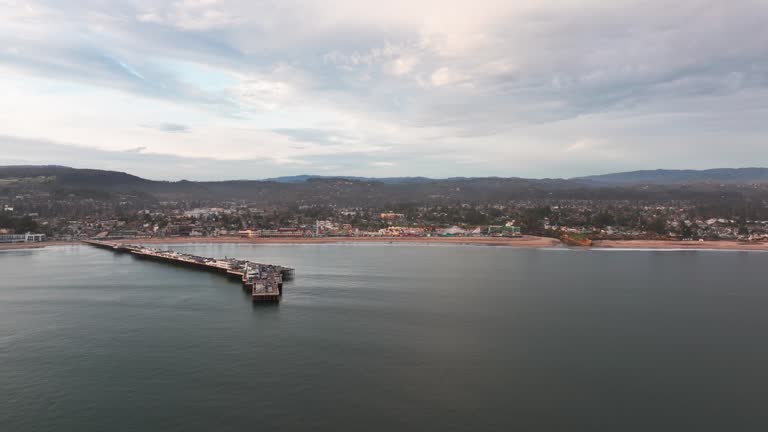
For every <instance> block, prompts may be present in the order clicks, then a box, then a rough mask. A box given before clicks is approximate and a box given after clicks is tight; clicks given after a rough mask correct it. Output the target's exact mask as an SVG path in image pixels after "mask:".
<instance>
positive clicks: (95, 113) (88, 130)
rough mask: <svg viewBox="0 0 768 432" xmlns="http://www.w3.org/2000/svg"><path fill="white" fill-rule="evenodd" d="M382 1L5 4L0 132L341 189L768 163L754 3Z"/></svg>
mask: <svg viewBox="0 0 768 432" xmlns="http://www.w3.org/2000/svg"><path fill="white" fill-rule="evenodd" d="M387 5H388V7H386V8H381V7H375V5H371V3H370V2H359V1H346V0H331V1H329V2H320V1H314V0H310V1H303V2H296V1H293V0H287V1H277V0H265V1H263V2H250V1H245V0H178V1H172V2H165V3H162V2H160V3H158V2H147V1H144V0H115V1H110V2H93V1H79V0H75V1H72V2H67V3H66V4H63V3H62V2H59V1H55V0H30V1H26V2H24V3H23V5H22V4H16V2H11V3H10V4H8V3H7V2H6V3H3V4H2V5H0V8H2V10H3V13H0V46H2V47H3V48H2V49H0V94H3V96H4V97H3V98H0V134H3V135H6V136H14V137H20V138H25V139H35V140H37V139H44V140H50V141H51V142H71V143H77V144H78V145H80V146H82V147H84V148H91V149H95V150H103V151H109V152H113V151H114V152H117V151H120V152H122V151H123V150H124V149H126V148H128V149H136V148H138V147H137V146H141V147H146V148H145V149H142V150H141V152H140V154H141V155H148V154H165V155H176V156H178V157H192V158H202V159H203V160H207V159H208V158H211V159H215V158H218V159H226V160H229V161H236V160H253V159H254V158H256V157H258V156H261V157H263V158H264V160H266V161H269V164H271V165H274V164H276V163H278V164H282V165H281V166H282V167H284V169H291V168H290V167H292V166H295V165H296V164H300V163H307V162H308V163H309V164H310V165H305V166H304V167H305V168H311V167H313V166H317V167H320V166H322V167H329V166H330V167H338V169H339V171H340V172H339V174H351V173H353V172H355V170H360V169H361V168H360V166H363V167H366V168H368V169H370V167H371V166H372V165H371V163H375V162H377V161H381V159H382V157H383V156H382V155H383V154H384V153H386V156H385V157H386V158H387V159H390V160H393V161H394V160H408V164H405V163H398V164H397V165H396V166H390V167H389V168H390V169H391V170H399V171H398V172H400V173H402V174H408V175H433V176H439V175H440V173H449V174H451V175H460V174H467V175H469V174H470V173H475V174H477V173H480V174H482V173H487V174H494V175H527V174H533V175H540V176H552V177H557V176H559V175H558V174H560V173H561V172H562V173H564V175H580V174H590V173H591V172H590V171H592V170H599V171H606V170H610V168H612V167H617V168H618V167H627V168H638V169H639V168H655V167H656V166H655V165H657V164H660V163H662V162H660V161H659V159H658V158H652V157H650V156H648V150H647V149H654V150H655V151H662V152H665V154H666V153H669V154H675V155H683V156H680V157H677V158H676V159H675V160H676V161H677V162H676V163H678V164H681V165H685V166H689V167H694V166H702V165H705V164H709V165H735V164H738V163H740V161H742V160H743V158H744V155H747V154H749V153H750V152H751V153H752V157H753V159H754V160H753V163H762V164H768V154H766V152H764V151H760V149H759V148H757V150H755V149H756V147H755V145H756V144H755V143H757V142H759V141H760V137H763V136H765V134H766V132H768V130H766V129H767V128H768V126H767V125H766V124H765V122H764V120H762V119H764V118H765V114H766V110H768V60H766V59H768V43H766V42H767V41H768V26H765V25H764V23H765V22H766V20H768V8H767V7H765V4H764V2H762V1H760V0H745V1H742V2H736V3H733V2H731V3H726V2H717V1H712V0H691V1H686V2H683V3H681V4H679V5H677V6H676V7H675V8H668V7H666V4H665V3H664V2H663V1H661V0H651V1H650V2H639V1H635V0H617V1H614V2H610V4H606V2H604V1H600V0H579V1H576V0H565V1H562V2H556V3H552V2H536V1H519V2H509V1H505V0H480V1H476V2H466V1H454V0H448V1H437V0H407V1H406V0H392V1H391V2H389V3H388V4H387ZM724 34H727V35H728V37H723V35H724ZM137 125H148V126H146V127H137ZM187 125H194V128H190V127H189V126H187ZM160 132H167V133H160ZM181 132H183V133H181ZM583 137H588V138H583ZM582 140H586V141H582ZM590 143H599V144H590ZM724 144H725V146H727V147H720V146H722V145H724ZM702 148H706V149H707V151H701V149H702ZM724 148H727V149H728V151H727V152H726V151H725V150H724ZM0 150H2V151H1V152H0V153H3V154H5V155H6V158H7V159H9V160H11V159H13V160H18V159H19V158H20V156H19V155H20V154H21V151H20V150H19V149H18V148H13V147H11V148H9V147H3V148H0ZM25 157H26V156H25ZM467 161H471V163H469V162H467ZM53 162H55V161H53ZM217 166H218V165H217ZM452 171H458V172H452ZM537 173H538V174H537Z"/></svg>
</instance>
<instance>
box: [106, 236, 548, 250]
mask: <svg viewBox="0 0 768 432" xmlns="http://www.w3.org/2000/svg"><path fill="white" fill-rule="evenodd" d="M115 242H116V243H135V244H172V243H243V244H330V243H339V244H344V243H427V244H430V243H434V244H438V243H439V244H464V245H487V246H511V247H528V248H542V247H555V246H561V245H562V243H560V240H558V239H554V238H549V237H535V236H523V237H518V238H510V237H298V238H291V237H266V238H241V237H196V238H192V237H168V238H152V239H133V240H115Z"/></svg>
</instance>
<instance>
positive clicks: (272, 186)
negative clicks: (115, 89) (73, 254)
mask: <svg viewBox="0 0 768 432" xmlns="http://www.w3.org/2000/svg"><path fill="white" fill-rule="evenodd" d="M0 180H1V181H0V196H14V195H18V194H19V193H21V194H24V193H28V192H29V191H34V190H37V191H39V192H47V193H49V194H51V195H52V196H53V195H56V196H68V195H73V196H85V195H93V196H94V197H102V198H103V197H109V198H108V199H112V200H123V199H125V198H126V195H130V196H135V197H140V198H141V199H145V200H156V201H178V200H190V201H207V202H213V201H216V202H221V201H228V200H230V201H247V202H250V203H257V204H264V205H283V206H291V205H328V204H333V205H339V206H386V205H390V204H396V203H419V204H439V203H451V204H455V203H456V202H476V203H491V202H494V203H498V202H505V201H510V200H540V199H546V200H553V199H554V200H559V199H564V200H571V199H577V200H610V199H621V200H646V199H654V200H659V199H676V200H679V199H705V198H706V199H708V200H710V201H717V200H719V199H721V197H724V196H730V195H729V193H731V194H737V195H743V194H751V195H753V196H756V194H757V195H759V196H760V197H761V199H768V168H738V169H713V170H703V171H694V170H653V171H634V172H627V173H615V174H606V175H599V176H587V177H578V178H572V179H525V178H518V177H476V178H472V177H469V178H466V177H455V178H448V179H430V178H426V177H387V178H367V177H348V176H339V177H330V176H314V175H301V176H290V177H276V178H272V179H266V180H230V181H188V180H181V181H156V180H147V179H143V178H141V177H137V176H134V175H131V174H126V173H123V172H118V171H104V170H94V169H75V168H68V167H62V166H0ZM755 183H758V184H761V186H760V187H758V188H744V187H743V186H742V185H743V184H755ZM723 184H724V185H728V186H727V187H726V188H723V187H721V186H720V185H723ZM25 191H26V192H25ZM78 194H79V195H78ZM121 197H122V198H121ZM763 197H764V198H763Z"/></svg>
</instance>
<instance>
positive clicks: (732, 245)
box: [589, 240, 768, 251]
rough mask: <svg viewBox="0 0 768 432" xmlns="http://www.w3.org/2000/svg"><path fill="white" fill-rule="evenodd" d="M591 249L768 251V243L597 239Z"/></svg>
mask: <svg viewBox="0 0 768 432" xmlns="http://www.w3.org/2000/svg"><path fill="white" fill-rule="evenodd" d="M589 249H686V250H733V251H768V243H748V242H741V241H737V240H711V241H703V242H700V241H693V240H690V241H683V240H595V241H594V242H593V244H592V246H591V247H590V248H589Z"/></svg>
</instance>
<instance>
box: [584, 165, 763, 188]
mask: <svg viewBox="0 0 768 432" xmlns="http://www.w3.org/2000/svg"><path fill="white" fill-rule="evenodd" d="M571 180H575V181H589V182H595V183H600V184H610V185H632V184H657V185H663V184H666V185H677V184H695V183H721V184H763V183H768V168H713V169H706V170H665V169H658V170H641V171H629V172H620V173H612V174H603V175H593V176H586V177H575V178H572V179H571Z"/></svg>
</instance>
